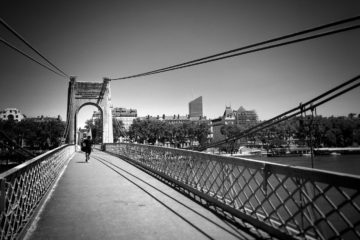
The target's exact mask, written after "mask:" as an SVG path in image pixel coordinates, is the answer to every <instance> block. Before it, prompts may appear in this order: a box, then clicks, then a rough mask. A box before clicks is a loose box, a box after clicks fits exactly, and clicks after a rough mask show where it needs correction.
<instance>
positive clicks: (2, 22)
mask: <svg viewBox="0 0 360 240" xmlns="http://www.w3.org/2000/svg"><path fill="white" fill-rule="evenodd" d="M0 23H1V24H2V25H3V26H4V27H5V28H7V29H8V30H9V31H10V32H11V33H12V34H14V35H15V36H16V37H17V38H18V39H20V40H21V41H22V42H23V43H25V44H26V45H27V46H28V47H29V48H31V49H32V50H33V51H34V52H36V53H37V54H38V55H39V56H40V57H41V58H42V59H44V60H45V61H46V62H47V63H49V64H50V65H51V66H53V67H54V68H55V69H56V70H58V71H59V72H60V73H62V74H63V75H64V76H65V77H67V78H70V76H69V75H68V74H66V73H65V72H63V71H62V70H61V69H60V68H58V67H57V66H56V65H55V64H53V63H52V62H51V61H50V60H48V59H47V58H46V57H44V55H42V54H41V53H40V52H39V51H38V50H36V49H35V48H34V47H33V46H31V44H30V43H29V42H28V41H26V40H25V38H23V37H22V36H21V35H20V34H19V33H17V32H16V31H15V29H13V28H12V27H11V26H10V25H9V24H7V23H6V22H5V21H4V20H3V19H2V18H0Z"/></svg>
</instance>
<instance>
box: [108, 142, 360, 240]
mask: <svg viewBox="0 0 360 240" xmlns="http://www.w3.org/2000/svg"><path fill="white" fill-rule="evenodd" d="M104 149H105V150H106V151H107V152H111V153H113V154H116V155H120V156H123V157H126V158H127V159H128V160H129V161H132V162H133V163H135V164H137V165H140V166H141V167H143V168H145V169H147V170H150V171H151V172H153V173H155V174H158V175H159V176H160V177H163V178H165V179H167V180H170V181H172V182H174V183H175V184H177V185H178V186H180V187H182V188H184V189H186V190H188V191H190V192H192V193H194V194H196V195H198V196H200V197H202V198H203V199H205V200H206V201H208V202H209V203H210V204H214V205H215V206H217V207H220V208H221V209H223V210H224V211H226V212H228V213H230V214H231V215H232V216H234V217H236V218H239V219H242V220H245V221H247V222H248V223H250V224H252V225H253V226H255V227H256V228H260V229H262V230H264V231H265V232H267V233H269V234H270V235H272V236H274V237H276V238H279V239H359V238H360V207H359V206H360V178H359V177H357V176H354V175H347V174H340V173H334V172H328V171H321V170H313V169H309V168H302V167H291V166H286V165H280V164H272V163H267V162H263V161H256V160H249V159H241V158H233V157H224V156H219V155H212V154H206V153H201V152H195V151H187V150H181V149H173V148H163V147H157V146H148V145H140V144H129V143H121V144H105V146H104Z"/></svg>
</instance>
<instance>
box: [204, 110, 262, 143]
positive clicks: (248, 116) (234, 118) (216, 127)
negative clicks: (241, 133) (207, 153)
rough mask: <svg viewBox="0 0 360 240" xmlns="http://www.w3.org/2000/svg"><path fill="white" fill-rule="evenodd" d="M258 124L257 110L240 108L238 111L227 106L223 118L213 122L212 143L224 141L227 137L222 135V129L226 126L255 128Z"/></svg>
mask: <svg viewBox="0 0 360 240" xmlns="http://www.w3.org/2000/svg"><path fill="white" fill-rule="evenodd" d="M257 123H258V116H257V114H256V112H255V110H245V108H244V107H242V106H241V107H240V108H239V109H238V110H233V109H232V108H231V107H228V106H226V107H225V111H224V114H223V115H222V117H219V118H216V119H213V120H211V125H210V126H211V135H212V142H217V141H221V140H224V139H225V138H226V136H224V135H222V134H221V128H222V127H223V126H225V125H232V124H236V125H238V126H242V127H245V128H246V127H250V126H254V125H256V124H257Z"/></svg>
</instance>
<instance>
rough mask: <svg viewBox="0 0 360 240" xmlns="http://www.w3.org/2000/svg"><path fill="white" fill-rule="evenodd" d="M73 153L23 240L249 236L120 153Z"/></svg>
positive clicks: (241, 237) (244, 237)
mask: <svg viewBox="0 0 360 240" xmlns="http://www.w3.org/2000/svg"><path fill="white" fill-rule="evenodd" d="M84 160H85V156H84V154H83V153H80V152H78V153H75V155H74V157H73V158H72V159H71V160H70V162H69V164H68V166H67V168H66V170H65V171H64V173H63V174H62V176H61V178H60V179H59V181H58V182H57V183H56V185H55V186H54V187H53V189H52V191H51V192H50V194H49V195H48V197H47V199H46V200H45V202H44V204H43V205H42V206H41V208H40V210H39V211H38V213H37V216H36V217H35V218H34V221H33V222H32V224H31V225H30V227H29V228H28V229H27V231H26V234H25V237H24V238H25V239H102V240H104V239H186V240H191V239H196V240H199V239H251V238H252V237H251V236H250V235H248V234H247V233H245V232H242V231H240V230H239V229H236V228H235V227H234V226H232V225H230V224H229V223H227V222H226V221H224V220H222V219H221V218H219V217H218V216H216V215H215V214H213V213H212V212H210V211H209V210H207V209H205V208H204V207H202V206H200V205H199V204H197V203H195V202H193V201H192V200H191V199H189V198H187V197H185V196H184V195H182V194H181V193H179V192H177V191H176V190H174V189H172V188H171V187H169V186H168V185H166V184H164V183H162V182H161V181H159V180H157V179H155V178H153V177H151V176H150V175H148V174H147V173H145V172H143V171H141V170H140V169H138V168H136V167H134V166H132V165H131V164H129V163H127V162H126V161H123V160H121V159H119V158H117V157H114V156H112V155H109V154H107V153H104V152H101V151H97V150H95V151H94V152H93V154H92V156H91V159H90V161H89V162H88V163H86V162H85V161H84Z"/></svg>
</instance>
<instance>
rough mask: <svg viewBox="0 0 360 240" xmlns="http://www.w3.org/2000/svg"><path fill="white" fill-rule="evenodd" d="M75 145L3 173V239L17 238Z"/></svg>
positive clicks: (0, 198)
mask: <svg viewBox="0 0 360 240" xmlns="http://www.w3.org/2000/svg"><path fill="white" fill-rule="evenodd" d="M74 152H75V147H74V145H63V146H61V147H58V148H56V149H54V150H51V151H49V152H47V153H44V154H42V155H40V156H38V157H35V158H33V159H31V160H29V161H27V162H25V163H23V164H21V165H18V166H16V167H14V168H12V169H10V170H9V171H6V172H4V173H2V174H0V239H1V240H2V239H15V238H16V236H17V235H18V234H19V232H20V231H21V230H22V229H23V227H24V226H25V224H26V223H27V222H28V221H29V219H31V217H32V214H33V213H34V211H35V209H36V207H37V206H38V204H39V203H40V201H41V200H42V198H43V197H44V196H45V194H46V193H47V191H48V189H49V188H50V187H51V186H52V184H53V182H54V181H55V180H56V178H57V177H58V175H59V174H60V172H61V170H62V169H63V168H64V166H65V165H66V163H67V162H68V160H69V159H70V156H71V155H72V154H73V153H74Z"/></svg>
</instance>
